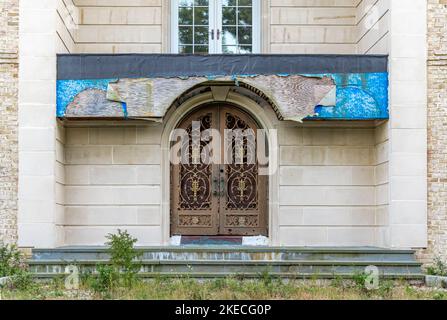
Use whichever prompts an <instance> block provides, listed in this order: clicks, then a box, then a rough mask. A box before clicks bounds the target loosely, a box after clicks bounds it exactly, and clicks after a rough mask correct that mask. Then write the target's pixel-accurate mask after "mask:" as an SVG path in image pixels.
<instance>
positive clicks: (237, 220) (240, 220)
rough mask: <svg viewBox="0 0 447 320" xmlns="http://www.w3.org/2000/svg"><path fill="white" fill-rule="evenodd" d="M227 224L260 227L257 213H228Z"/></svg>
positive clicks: (237, 226) (230, 226)
mask: <svg viewBox="0 0 447 320" xmlns="http://www.w3.org/2000/svg"><path fill="white" fill-rule="evenodd" d="M225 226H226V227H227V228H257V227H259V217H258V216H257V215H256V216H250V215H244V216H242V215H228V216H227V217H226V221H225Z"/></svg>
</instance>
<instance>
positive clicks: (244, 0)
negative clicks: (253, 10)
mask: <svg viewBox="0 0 447 320" xmlns="http://www.w3.org/2000/svg"><path fill="white" fill-rule="evenodd" d="M252 2H253V1H252V0H238V5H239V6H248V7H251V6H252V5H253V3H252Z"/></svg>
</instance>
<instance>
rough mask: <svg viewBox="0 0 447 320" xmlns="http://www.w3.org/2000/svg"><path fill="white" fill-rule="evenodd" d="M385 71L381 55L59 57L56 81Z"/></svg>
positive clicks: (384, 61)
mask: <svg viewBox="0 0 447 320" xmlns="http://www.w3.org/2000/svg"><path fill="white" fill-rule="evenodd" d="M387 71H388V56H384V55H283V54H282V55H172V54H115V55H112V54H82V55H58V59H57V73H58V79H59V80H82V79H111V78H156V77H188V76H215V75H218V76H231V75H261V74H262V75H272V74H318V73H373V72H387Z"/></svg>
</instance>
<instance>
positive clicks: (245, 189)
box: [225, 113, 258, 211]
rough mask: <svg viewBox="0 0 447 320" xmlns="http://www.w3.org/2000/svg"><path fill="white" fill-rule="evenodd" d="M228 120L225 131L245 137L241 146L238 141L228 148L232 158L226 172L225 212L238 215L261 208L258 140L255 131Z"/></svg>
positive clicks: (228, 117) (233, 118) (232, 117)
mask: <svg viewBox="0 0 447 320" xmlns="http://www.w3.org/2000/svg"><path fill="white" fill-rule="evenodd" d="M225 120H226V121H225V124H226V129H229V130H232V132H237V131H239V132H242V133H244V135H243V137H242V138H241V139H240V141H239V143H238V142H237V138H236V139H232V140H231V142H230V143H228V146H227V154H228V155H231V159H230V164H228V165H227V166H226V170H225V173H226V186H227V187H226V194H225V208H226V209H227V210H238V211H243V210H255V209H257V208H258V193H257V189H258V188H257V186H258V164H257V162H256V136H255V133H254V131H253V129H252V128H250V127H249V125H248V124H247V123H246V122H245V121H244V120H242V119H240V118H239V117H237V116H235V115H233V114H230V113H226V115H225ZM247 133H248V134H247Z"/></svg>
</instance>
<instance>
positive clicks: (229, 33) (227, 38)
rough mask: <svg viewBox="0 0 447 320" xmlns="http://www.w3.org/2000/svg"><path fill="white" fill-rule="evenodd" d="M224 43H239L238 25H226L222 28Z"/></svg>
mask: <svg viewBox="0 0 447 320" xmlns="http://www.w3.org/2000/svg"><path fill="white" fill-rule="evenodd" d="M222 44H223V45H224V46H225V45H237V33H236V27H224V28H223V30H222Z"/></svg>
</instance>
